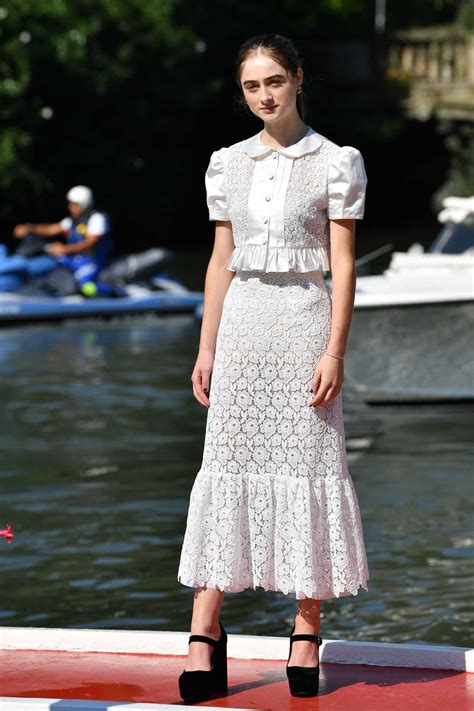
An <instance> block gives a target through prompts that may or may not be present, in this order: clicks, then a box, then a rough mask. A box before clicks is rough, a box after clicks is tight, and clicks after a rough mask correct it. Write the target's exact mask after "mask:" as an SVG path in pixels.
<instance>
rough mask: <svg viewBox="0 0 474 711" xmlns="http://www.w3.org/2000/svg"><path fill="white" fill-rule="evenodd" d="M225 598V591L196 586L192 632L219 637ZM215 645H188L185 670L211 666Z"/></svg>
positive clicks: (204, 643) (213, 637) (199, 643)
mask: <svg viewBox="0 0 474 711" xmlns="http://www.w3.org/2000/svg"><path fill="white" fill-rule="evenodd" d="M223 600H224V593H223V592H222V591H221V590H217V589H214V588H196V591H195V593H194V604H193V616H192V620H191V634H204V635H206V636H207V637H212V639H219V637H220V635H221V629H220V626H219V615H220V611H221V605H222V602H223ZM213 649H214V648H213V647H211V645H210V644H206V642H191V644H189V645H188V659H187V662H186V666H185V671H196V670H198V669H202V670H203V671H209V670H210V668H211V654H212V651H213Z"/></svg>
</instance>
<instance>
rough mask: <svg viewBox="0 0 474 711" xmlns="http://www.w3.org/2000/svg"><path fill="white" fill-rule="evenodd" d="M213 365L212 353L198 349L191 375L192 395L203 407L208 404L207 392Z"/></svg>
mask: <svg viewBox="0 0 474 711" xmlns="http://www.w3.org/2000/svg"><path fill="white" fill-rule="evenodd" d="M213 365H214V355H213V354H212V353H209V352H207V351H202V352H201V351H200V352H199V355H198V357H197V360H196V365H195V366H194V370H193V374H192V375H191V380H192V383H193V393H194V397H195V398H196V400H197V401H198V402H200V403H201V405H204V406H205V407H209V405H210V402H209V396H208V394H209V387H210V377H211V373H212V366H213Z"/></svg>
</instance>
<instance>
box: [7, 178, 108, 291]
mask: <svg viewBox="0 0 474 711" xmlns="http://www.w3.org/2000/svg"><path fill="white" fill-rule="evenodd" d="M66 198H67V200H68V211H69V215H70V216H69V217H65V218H64V219H63V220H61V222H57V223H51V224H44V225H43V224H35V225H32V224H26V225H17V226H16V227H15V229H14V231H13V234H14V236H15V237H17V238H22V237H24V236H25V235H27V234H28V233H32V234H34V235H38V236H40V237H56V236H59V235H63V236H64V237H65V238H66V240H65V243H64V242H51V243H50V244H48V245H47V247H46V249H47V251H48V252H49V253H50V254H52V255H53V256H54V257H55V258H56V261H57V263H58V264H59V265H61V266H64V267H66V268H67V269H68V270H69V271H71V272H72V274H73V275H74V279H75V281H76V284H77V286H78V288H79V289H80V291H81V292H82V293H83V294H84V295H85V296H96V295H97V294H103V295H108V294H110V293H111V287H110V286H108V285H107V284H102V283H101V282H100V281H99V280H98V279H97V277H98V275H99V273H100V272H101V270H102V269H103V268H104V267H105V265H106V264H107V260H108V257H109V254H110V252H111V250H112V247H113V242H112V240H111V238H110V223H109V219H108V217H107V215H106V214H105V213H103V212H98V211H96V210H93V195H92V191H91V190H90V188H88V187H86V186H85V185H76V186H75V187H74V188H71V190H69V192H68V193H67V195H66Z"/></svg>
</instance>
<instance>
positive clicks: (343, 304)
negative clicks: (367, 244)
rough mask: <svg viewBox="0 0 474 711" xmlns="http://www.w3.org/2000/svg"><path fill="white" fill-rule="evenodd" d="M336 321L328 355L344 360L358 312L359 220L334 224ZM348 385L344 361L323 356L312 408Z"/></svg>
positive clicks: (333, 315)
mask: <svg viewBox="0 0 474 711" xmlns="http://www.w3.org/2000/svg"><path fill="white" fill-rule="evenodd" d="M329 225H330V240H331V275H332V295H331V300H332V318H331V335H330V338H329V342H328V346H327V349H326V351H327V353H332V354H333V355H336V356H344V354H345V351H346V347H347V341H348V338H349V329H350V326H351V321H352V314H353V310H354V299H355V286H356V267H355V258H354V257H355V255H354V251H355V250H354V241H355V219H343V220H330V221H329ZM343 381H344V364H343V361H342V360H338V359H337V358H332V357H331V356H329V355H323V356H322V358H321V359H320V361H319V362H318V364H317V366H316V369H315V373H314V376H313V380H312V381H311V386H312V390H313V393H314V395H313V397H312V398H311V400H310V401H309V405H320V404H322V403H327V402H329V401H330V400H332V399H333V398H335V397H336V396H337V395H338V393H339V391H340V390H341V387H342V384H343Z"/></svg>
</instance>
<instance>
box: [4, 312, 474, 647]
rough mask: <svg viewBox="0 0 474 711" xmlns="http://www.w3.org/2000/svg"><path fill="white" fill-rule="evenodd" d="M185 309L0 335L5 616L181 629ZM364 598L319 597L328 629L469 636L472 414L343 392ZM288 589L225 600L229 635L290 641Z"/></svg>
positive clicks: (189, 353) (192, 443) (191, 423)
mask: <svg viewBox="0 0 474 711" xmlns="http://www.w3.org/2000/svg"><path fill="white" fill-rule="evenodd" d="M198 334H199V331H198V326H197V325H196V324H195V323H194V322H193V320H192V318H191V317H187V316H178V317H168V318H164V319H159V318H156V317H154V318H148V319H147V318H144V319H142V320H140V321H136V320H135V321H132V320H131V321H128V322H127V321H123V322H121V323H109V324H97V323H92V322H91V323H81V324H71V325H64V326H41V327H36V326H33V327H26V328H9V329H5V330H3V331H0V383H1V391H2V394H1V400H2V419H3V422H2V426H1V429H0V439H1V449H2V457H1V464H0V493H1V498H0V528H3V527H4V525H5V524H7V523H11V524H12V525H13V528H14V531H15V537H14V539H13V543H12V544H11V545H7V543H6V541H5V540H4V539H0V575H1V586H0V591H1V597H0V625H6V626H10V625H13V626H35V627H38V626H39V627H71V628H85V627H88V628H115V629H117V628H122V629H147V630H181V631H186V630H188V625H189V622H190V613H191V607H192V591H191V589H190V588H186V587H184V586H183V585H181V584H180V583H178V581H177V579H176V574H177V567H178V557H179V552H180V546H181V542H182V536H183V533H184V527H185V520H186V511H187V505H188V499H189V493H190V490H191V486H192V483H193V479H194V476H195V474H196V473H197V471H198V469H199V466H200V463H201V455H202V447H203V438H204V431H205V418H206V412H207V410H206V409H205V408H204V407H203V406H201V405H200V404H199V403H198V402H197V401H196V400H195V399H194V397H193V393H192V387H191V380H190V377H191V372H192V368H193V366H194V361H195V357H196V354H197V344H198ZM344 400H345V403H346V404H345V421H346V433H347V445H348V455H349V463H350V469H351V474H352V477H353V479H354V483H355V486H356V489H357V492H358V496H359V500H360V504H361V512H362V518H363V523H364V531H365V538H366V544H367V552H368V558H369V567H370V575H371V579H370V581H369V591H368V592H366V591H364V590H360V592H359V594H358V595H357V596H354V597H350V598H349V597H345V598H341V599H339V600H331V601H326V602H325V603H324V604H323V609H322V611H323V615H322V627H321V634H322V636H323V637H326V638H345V639H360V640H375V641H392V642H404V641H418V642H430V643H449V644H456V645H468V644H470V642H471V640H470V638H469V623H471V624H472V619H473V616H472V613H473V606H474V605H473V598H472V589H473V582H474V572H473V557H474V555H473V553H474V532H473V521H472V502H470V498H471V495H472V484H471V481H472V480H471V477H472V462H473V458H472V455H473V445H472V410H471V409H470V408H468V407H465V406H464V407H463V406H453V405H446V406H423V407H413V406H403V407H400V406H399V407H380V406H378V407H369V406H367V405H365V404H364V403H362V402H358V401H357V400H356V399H354V397H352V396H351V393H348V392H346V390H345V389H344ZM294 609H295V600H294V598H293V597H292V596H291V594H290V595H288V596H285V595H284V594H283V593H275V592H265V591H261V590H259V591H254V590H247V591H244V592H242V593H238V594H236V593H233V594H227V596H226V598H225V602H224V607H223V613H222V614H223V617H222V619H223V621H224V624H225V625H226V628H227V629H228V630H229V631H230V632H236V633H248V634H270V635H271V634H275V635H286V634H288V632H289V629H290V626H291V624H292V615H293V613H294Z"/></svg>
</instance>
